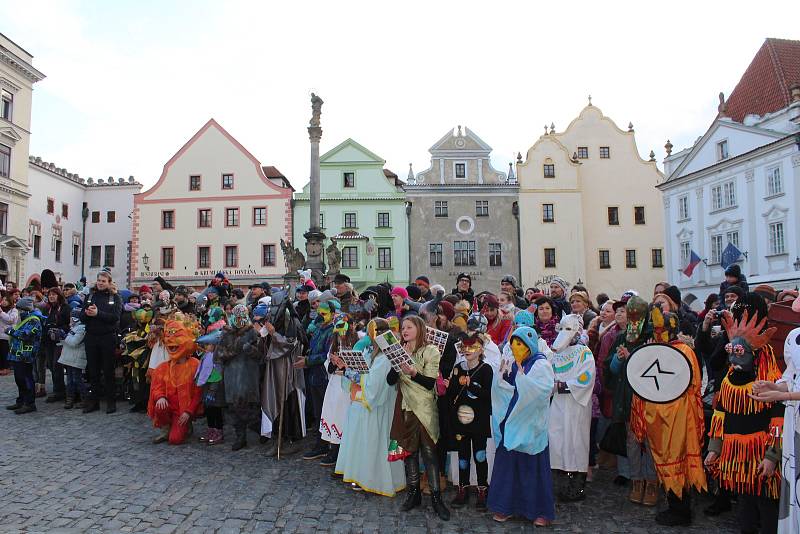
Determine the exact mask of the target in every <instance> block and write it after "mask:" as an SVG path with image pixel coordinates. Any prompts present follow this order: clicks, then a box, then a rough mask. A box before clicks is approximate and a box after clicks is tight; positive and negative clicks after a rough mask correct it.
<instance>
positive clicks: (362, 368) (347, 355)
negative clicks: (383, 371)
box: [339, 350, 369, 373]
mask: <svg viewBox="0 0 800 534" xmlns="http://www.w3.org/2000/svg"><path fill="white" fill-rule="evenodd" d="M339 357H340V358H341V359H342V360H343V361H344V364H345V365H346V366H347V367H349V368H350V369H352V370H354V371H357V372H359V373H369V365H368V364H367V360H365V359H364V355H363V354H362V353H361V352H360V351H357V350H340V351H339Z"/></svg>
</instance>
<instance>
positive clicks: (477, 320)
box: [467, 313, 489, 334]
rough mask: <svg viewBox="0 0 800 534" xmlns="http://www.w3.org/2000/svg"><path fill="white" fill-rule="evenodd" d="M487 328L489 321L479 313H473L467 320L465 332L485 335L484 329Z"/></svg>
mask: <svg viewBox="0 0 800 534" xmlns="http://www.w3.org/2000/svg"><path fill="white" fill-rule="evenodd" d="M488 327H489V320H488V319H486V316H484V315H482V314H480V313H473V314H471V315H470V316H469V318H468V319H467V330H469V331H470V332H478V333H479V334H484V333H486V329H487V328H488Z"/></svg>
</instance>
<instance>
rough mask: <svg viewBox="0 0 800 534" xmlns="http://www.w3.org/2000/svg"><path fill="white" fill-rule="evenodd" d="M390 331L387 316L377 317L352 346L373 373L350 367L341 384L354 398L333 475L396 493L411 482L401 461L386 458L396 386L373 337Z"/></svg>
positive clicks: (361, 486) (388, 493) (356, 485)
mask: <svg viewBox="0 0 800 534" xmlns="http://www.w3.org/2000/svg"><path fill="white" fill-rule="evenodd" d="M389 330H390V327H389V324H388V322H387V321H386V320H384V319H380V318H378V319H374V320H372V321H370V323H369V324H368V325H367V332H368V335H367V336H366V337H364V338H362V339H361V340H360V341H358V342H357V343H356V344H355V346H354V347H353V350H361V351H362V354H363V355H364V359H365V360H366V362H367V364H368V365H369V372H368V373H358V372H356V371H355V370H353V369H350V368H345V371H344V373H345V376H346V377H347V380H343V381H342V385H343V387H345V388H346V391H345V393H346V394H347V395H348V396H349V397H350V398H351V399H352V402H351V403H350V405H349V407H348V409H347V423H346V425H347V431H346V432H345V433H344V436H343V437H342V443H341V446H340V449H339V457H338V459H337V461H336V468H335V471H334V473H335V475H336V476H341V477H342V478H343V479H344V481H345V482H347V483H350V484H352V487H353V489H356V490H358V489H360V490H365V491H368V492H370V493H376V494H378V495H384V496H386V497H394V495H395V494H396V493H397V492H398V491H401V490H402V489H403V488H404V487H405V484H406V481H405V476H404V474H403V468H402V466H401V464H400V463H399V462H390V461H389V459H388V458H387V456H386V449H387V447H388V445H389V431H390V429H391V426H392V416H393V413H394V405H395V400H396V397H397V388H395V387H394V386H390V385H389V384H388V382H387V381H386V377H387V375H388V374H389V371H390V370H391V369H392V367H391V364H390V363H389V359H388V358H387V357H386V356H385V355H384V354H383V352H381V351H380V349H378V347H377V345H375V344H374V341H373V340H374V339H375V337H377V336H378V335H380V334H383V333H385V332H388V331H389Z"/></svg>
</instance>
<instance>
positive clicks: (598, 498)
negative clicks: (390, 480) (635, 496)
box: [0, 376, 735, 534]
mask: <svg viewBox="0 0 800 534" xmlns="http://www.w3.org/2000/svg"><path fill="white" fill-rule="evenodd" d="M15 396H16V387H15V386H14V381H13V378H12V377H10V376H9V377H0V402H2V405H3V406H5V405H7V404H11V403H12V402H13V401H14V397H15ZM38 400H39V402H37V405H38V408H39V411H38V412H36V413H32V414H28V415H21V416H17V415H14V414H13V413H12V412H9V411H6V410H2V409H0V425H1V426H2V429H3V431H2V437H0V503H2V504H1V505H0V532H81V533H84V532H148V533H150V532H155V533H164V534H166V533H172V532H176V533H180V532H191V533H200V532H215V533H227V532H270V531H278V532H317V531H320V532H378V531H380V532H407V533H409V534H414V533H421V532H470V533H473V532H474V533H480V532H523V531H524V532H533V531H534V530H535V529H534V528H533V526H532V525H531V524H530V523H525V522H521V521H511V522H509V523H506V524H503V525H500V524H498V523H495V522H493V521H492V520H491V517H490V516H489V515H488V514H481V513H477V512H475V511H474V510H472V509H469V510H458V511H457V510H453V518H452V520H451V521H450V522H448V523H444V522H441V521H439V520H438V518H436V517H435V516H434V514H433V512H432V511H431V510H430V508H429V500H428V499H426V500H425V507H424V508H421V509H417V510H414V511H413V512H411V513H407V514H406V513H402V512H401V511H400V504H401V500H402V497H400V498H394V499H389V498H386V497H378V496H374V495H369V494H364V493H360V492H354V491H352V490H350V489H348V488H347V487H346V486H345V485H343V484H342V483H341V482H337V481H334V480H331V479H330V477H329V476H328V473H329V471H328V469H326V468H323V467H320V466H319V465H317V463H316V462H309V461H303V460H302V459H300V458H299V457H298V456H295V457H291V458H290V459H283V460H280V461H278V460H275V459H268V458H266V457H265V456H264V454H263V446H262V445H259V444H258V438H257V437H256V436H255V435H254V434H250V436H249V444H250V447H249V448H247V449H244V450H242V451H238V452H235V453H234V452H231V450H230V444H229V443H226V444H222V445H217V446H214V447H208V446H205V445H201V444H199V443H197V442H196V441H195V440H192V443H191V444H190V445H185V446H179V447H170V446H168V445H152V444H151V443H150V438H151V437H152V436H153V429H152V428H151V426H150V424H149V420H148V419H147V418H146V417H145V416H144V415H142V414H130V413H128V412H127V405H126V403H124V402H122V403H120V404H119V408H120V411H119V412H118V413H116V414H113V415H106V414H105V411H104V410H101V411H99V412H95V413H92V414H87V415H83V414H81V413H80V410H71V411H67V410H64V409H63V408H62V405H61V404H60V403H57V404H45V403H44V402H42V401H43V399H38ZM196 426H197V427H198V429H204V427H205V425H204V423H203V422H202V421H200V422H199V423H198V424H197V425H196ZM196 433H197V432H196ZM609 479H610V473H609V472H607V471H606V472H601V473H600V474H599V476H598V480H597V481H595V482H593V483H591V484H589V489H588V497H587V499H586V500H585V501H583V502H581V503H577V504H569V505H558V509H557V511H556V515H557V521H556V523H555V524H554V526H553V528H552V529H549V530H553V531H560V532H631V533H648V532H657V531H658V532H663V531H667V532H669V531H670V530H671V529H665V528H662V527H658V526H657V525H656V524H655V523H654V522H653V519H652V518H653V515H654V514H655V511H654V510H653V509H646V508H642V507H640V506H635V505H632V504H630V503H628V502H627V501H626V498H625V497H626V495H627V492H626V490H625V489H623V488H618V487H616V486H613V485H612V484H611V483H610V482H609ZM452 495H453V492H452V490H448V492H447V494H446V498H447V499H448V500H449V499H451V498H452ZM705 504H706V501H705V500H703V501H702V502H698V503H697V504H696V506H697V508H698V509H696V510H695V521H696V522H695V524H694V525H693V526H692V528H691V529H672V531H673V532H689V531H692V532H702V531H707V530H709V529H713V531H715V532H732V531H734V529H733V527H734V521H735V520H734V517H733V516H732V514H727V515H726V516H724V518H723V519H720V520H716V521H713V522H712V521H710V520H709V519H708V518H706V517H704V516H703V515H702V513H701V511H700V510H699V507H700V506H703V505H705ZM539 530H543V529H539ZM545 531H546V529H545Z"/></svg>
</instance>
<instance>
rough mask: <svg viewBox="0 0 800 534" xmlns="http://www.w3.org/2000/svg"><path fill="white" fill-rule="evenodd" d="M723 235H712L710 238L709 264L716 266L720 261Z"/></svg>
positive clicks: (723, 248)
mask: <svg viewBox="0 0 800 534" xmlns="http://www.w3.org/2000/svg"><path fill="white" fill-rule="evenodd" d="M723 239H724V238H723V235H722V234H714V235H712V236H711V238H710V243H711V247H710V249H711V262H710V263H711V264H712V265H717V264H719V263H720V262H721V261H722V251H723V250H725V247H724V246H723Z"/></svg>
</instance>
